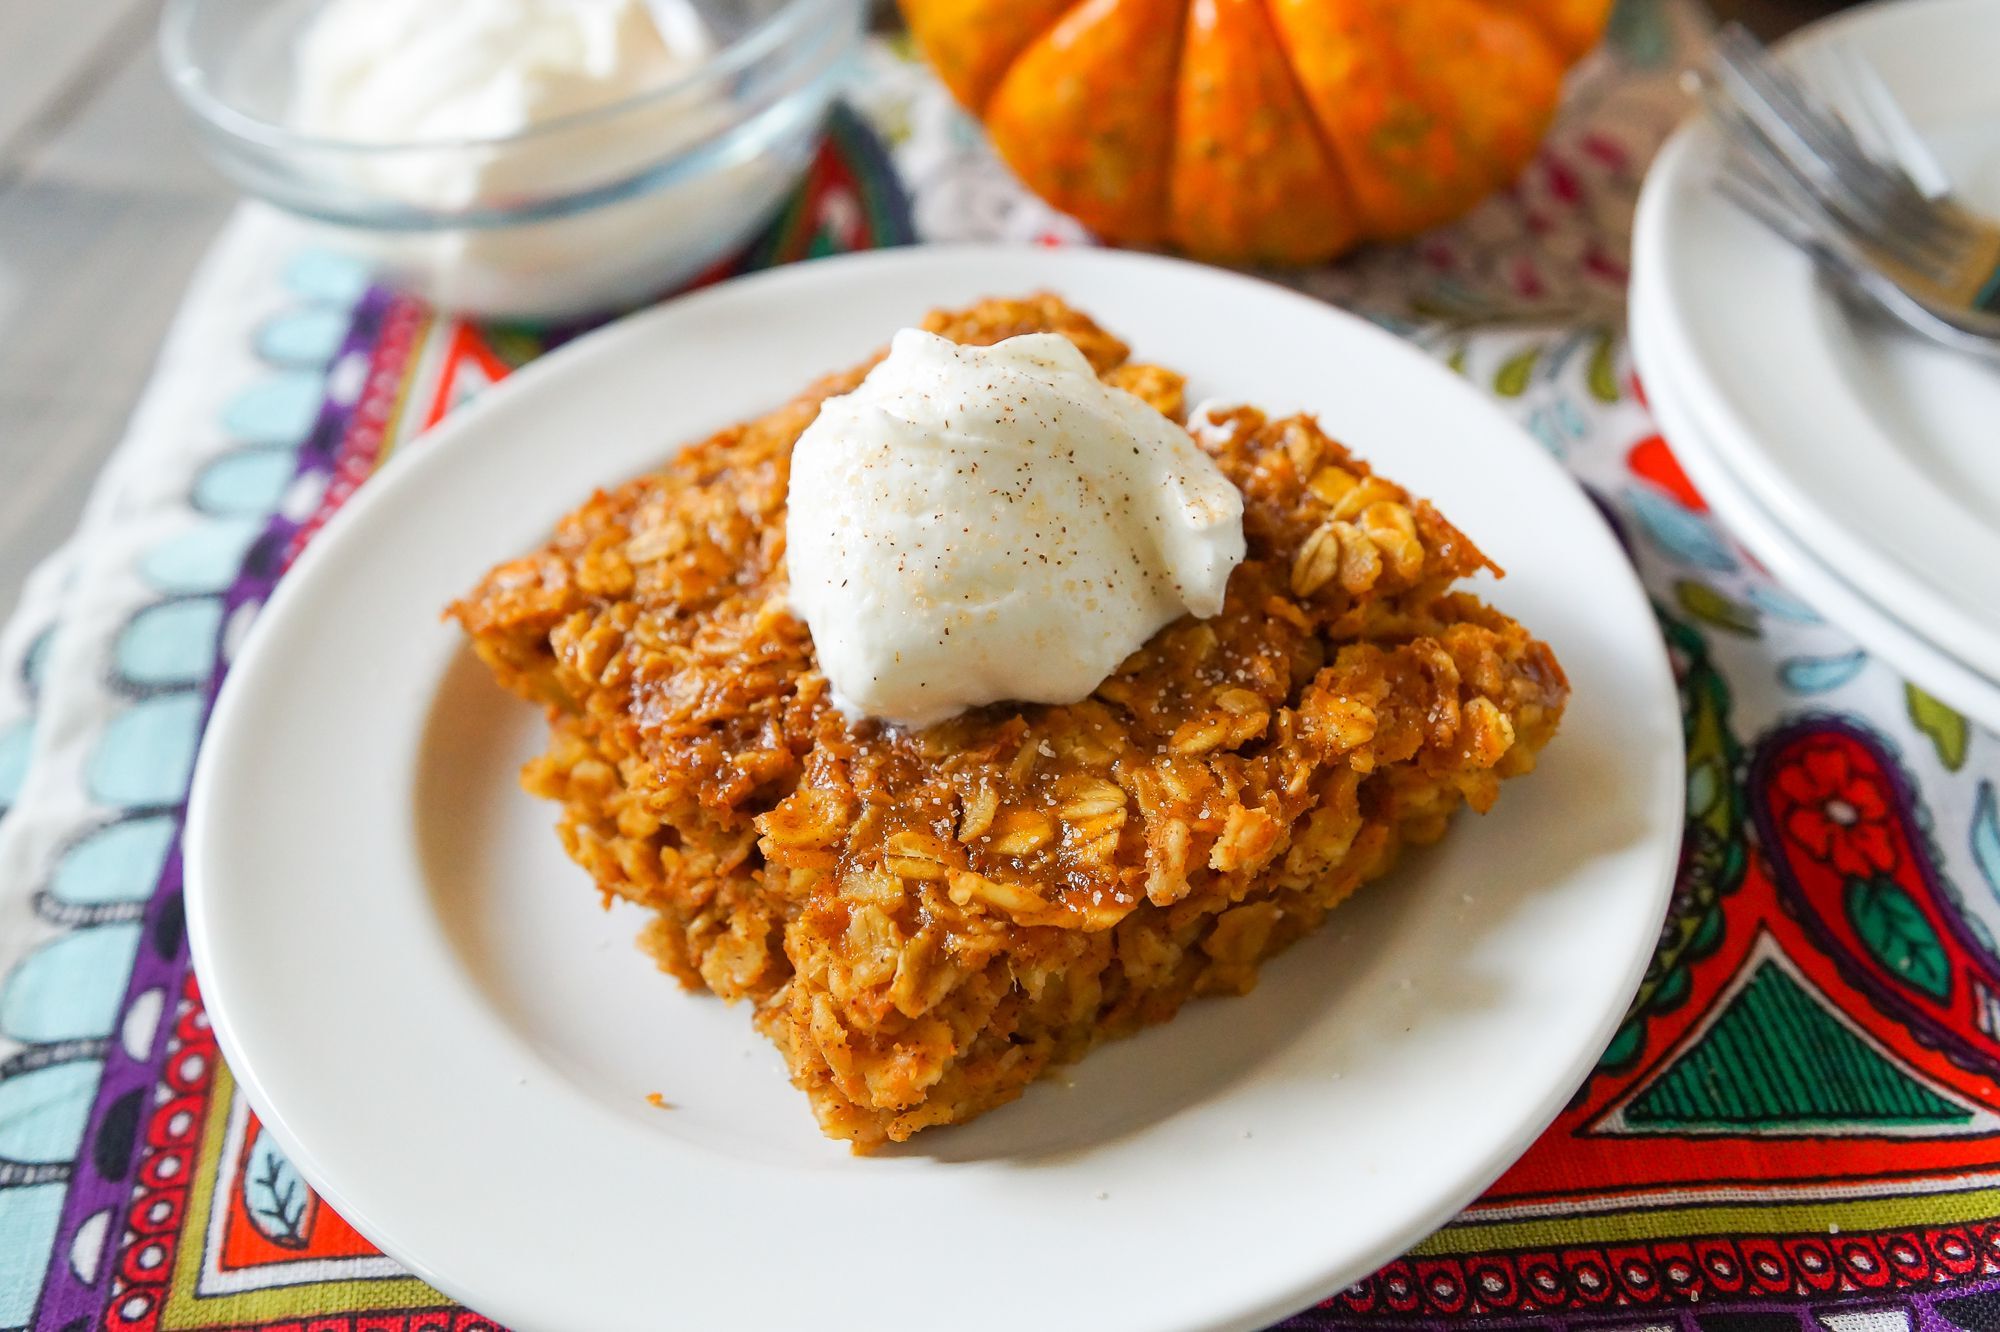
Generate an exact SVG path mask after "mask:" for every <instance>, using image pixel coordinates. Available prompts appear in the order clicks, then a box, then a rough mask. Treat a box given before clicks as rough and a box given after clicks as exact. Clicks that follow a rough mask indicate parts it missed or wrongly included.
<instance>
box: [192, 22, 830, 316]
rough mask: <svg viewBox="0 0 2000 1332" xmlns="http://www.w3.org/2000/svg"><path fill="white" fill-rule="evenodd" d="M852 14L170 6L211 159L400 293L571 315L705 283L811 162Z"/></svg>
mask: <svg viewBox="0 0 2000 1332" xmlns="http://www.w3.org/2000/svg"><path fill="white" fill-rule="evenodd" d="M862 16H863V2H862V0H168V4H167V7H166V11H165V14H164V16H163V18H162V21H161V51H162V56H163V59H164V61H165V64H166V67H167V71H168V75H169V78H170V80H171V82H172V83H173V85H174V87H175V89H176V91H177V92H178V93H179V95H180V97H181V99H182V101H183V102H184V103H185V104H186V105H187V107H188V108H189V110H190V111H191V112H192V114H193V116H194V119H195V123H196V126H197V128H198V131H199V134H200V138H201V142H202V145H203V147H204V148H205V149H206V150H207V151H208V153H209V155H210V156H211V157H212V158H213V159H214V160H215V161H216V162H217V164H218V165H219V166H220V167H221V168H222V169H223V171H224V172H225V173H226V174H228V175H229V176H230V177H231V178H232V179H233V180H235V181H236V183H237V184H238V185H240V186H241V187H242V188H243V189H244V190H245V191H246V192H248V193H250V194H252V195H254V196H256V197H258V198H261V199H264V200H266V201H268V202H270V203H272V204H275V205H277V206H278V207H280V208H282V209H285V210H287V211H289V212H291V213H294V214H297V215H299V216H301V217H304V218H307V219H309V220H311V221H313V222H315V223H317V224H320V225H321V226H323V227H324V228H325V229H326V231H327V235H326V239H327V240H328V241H329V242H330V243H331V244H333V245H334V246H336V247H337V248H341V249H343V250H346V251H348V252H351V253H357V254H360V255H362V256H363V257H365V258H367V259H368V260H370V261H371V262H372V263H373V265H374V266H375V268H376V269H377V270H378V272H379V273H380V275H381V276H382V277H383V278H384V279H385V280H387V281H390V282H392V283H395V284H397V285H399V286H401V287H403V288H405V289H407V290H410V291H413V292H415V293H416V294H418V295H420V296H423V297H425V298H426V299H428V300H430V301H432V302H433V303H434V304H437V305H440V306H444V307H446V308H449V309H453V310H458V311H461V312H464V313H468V314H474V315H480V316H486V317H500V318H519V319H561V318H568V317H574V316H579V315H588V314H595V313H600V312H608V311H613V310H617V309H621V308H626V307H630V306H633V305H636V304H639V303H640V302H642V301H644V300H646V299H648V298H650V297H652V296H655V295H658V294H659V293H661V292H663V291H665V290H668V289H670V288H671V287H673V286H675V285H677V284H679V283H682V282H684V281H686V280H688V279H689V278H692V277H694V276H695V275H696V274H698V273H700V272H701V271H702V270H703V269H705V268H707V267H708V266H710V265H711V264H713V263H715V262H716V261H717V260H719V259H721V258H723V257H724V256H726V255H727V254H729V253H730V252H732V251H734V250H735V249H737V248H740V247H741V246H742V245H743V244H745V243H746V242H747V241H748V240H749V239H750V238H751V236H753V235H754V234H755V233H756V231H757V230H758V228H759V227H761V226H762V225H763V224H764V223H765V222H766V221H768V220H769V218H770V216H771V214H772V213H773V211H774V210H775V209H776V208H777V206H778V204H779V203H780V201H781V200H782V198H783V196H784V194H785V192H786V191H787V190H788V189H789V188H790V186H791V185H792V184H793V183H794V182H795V181H796V180H797V179H798V176H799V174H800V172H801V171H802V170H803V169H804V167H805V165H806V163H807V161H808V160H809V158H810V155H811V153H812V149H813V146H814V144H815V142H816V139H817V134H818V129H819V126H820V124H821V121H822V119H823V117H824V114H825V111H826V108H827V105H828V103H829V102H830V100H831V98H832V95H833V91H834V86H835V83H836V80H837V79H838V77H839V75H840V73H841V71H842V66H843V65H844V63H845V61H846V58H847V57H848V56H849V54H850V53H851V52H852V51H853V50H854V48H855V46H856V45H857V44H858V42H859V38H860V33H861V23H862Z"/></svg>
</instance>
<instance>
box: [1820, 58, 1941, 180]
mask: <svg viewBox="0 0 2000 1332" xmlns="http://www.w3.org/2000/svg"><path fill="white" fill-rule="evenodd" d="M1824 54H1825V60H1826V66H1827V67H1828V68H1829V69H1830V70H1832V71H1833V76H1834V79H1835V86H1836V87H1837V88H1838V89H1839V90H1840V92H1841V93H1842V94H1843V96H1842V97H1841V98H1840V99H1839V100H1840V105H1841V106H1842V107H1843V108H1851V109H1852V113H1853V115H1854V118H1855V121H1856V122H1857V124H1856V128H1859V127H1860V125H1861V124H1866V125H1868V126H1869V127H1870V129H1871V130H1872V131H1873V132H1874V133H1875V134H1876V135H1877V136H1878V138H1879V139H1880V140H1881V142H1882V145H1883V149H1884V152H1885V154H1886V155H1887V157H1888V158H1889V159H1890V160H1891V161H1893V162H1895V163H1896V164H1897V165H1898V167H1900V168H1901V170H1902V172H1903V174H1904V175H1905V176H1906V177H1908V179H1909V181H1910V184H1911V185H1912V186H1913V187H1914V188H1915V189H1916V191H1917V192H1918V193H1919V194H1921V195H1923V196H1924V197H1925V198H1926V199H1940V198H1943V197H1944V196H1945V195H1947V194H1949V193H1950V192H1951V177H1950V176H1949V175H1947V174H1946V172H1945V169H1944V164H1943V163H1941V162H1939V161H1938V159H1937V155H1936V154H1935V153H1933V152H1932V151H1931V147H1930V145H1929V144H1928V143H1926V142H1924V137H1923V135H1921V134H1919V133H1917V129H1916V126H1914V125H1912V124H1911V123H1910V119H1909V117H1908V116H1906V115H1904V114H1903V108H1902V107H1901V106H1900V105H1899V104H1898V103H1897V101H1896V98H1895V95H1894V94H1892V93H1891V92H1890V91H1889V87H1888V85H1887V84H1885V83H1883V82H1882V76H1881V74H1879V73H1878V72H1876V69H1875V67H1874V66H1873V65H1871V64H1869V63H1868V62H1867V61H1866V60H1864V59H1862V57H1861V55H1860V54H1859V53H1858V52H1857V51H1855V49H1854V48H1853V47H1852V46H1849V45H1848V44H1847V43H1845V42H1833V43H1830V44H1828V46H1827V47H1826V48H1825V52H1824Z"/></svg>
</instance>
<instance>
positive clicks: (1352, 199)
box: [1257, 0, 1368, 232]
mask: <svg viewBox="0 0 2000 1332" xmlns="http://www.w3.org/2000/svg"><path fill="white" fill-rule="evenodd" d="M1257 7H1258V8H1259V9H1261V10H1263V11H1264V22H1265V23H1267V24H1269V25H1270V28H1271V32H1272V35H1273V36H1274V37H1276V39H1277V42H1278V45H1279V46H1280V47H1281V48H1283V56H1284V58H1283V59H1281V60H1280V61H1279V62H1278V63H1279V64H1281V65H1283V66H1284V67H1285V81H1286V82H1287V83H1289V84H1290V85H1291V88H1292V93H1293V95H1295V96H1296V97H1297V98H1298V99H1299V105H1300V106H1302V107H1304V108H1305V109H1306V124H1308V125H1310V126H1312V134H1313V140H1314V141H1315V142H1316V143H1318V144H1319V152H1320V156H1321V157H1323V158H1325V159H1326V169H1327V170H1328V171H1329V172H1330V173H1332V175H1333V179H1334V182H1335V183H1336V184H1338V185H1339V186H1340V192H1341V195H1342V196H1343V197H1344V198H1345V199H1346V200H1347V203H1348V206H1349V207H1350V208H1352V209H1353V210H1354V211H1355V212H1356V213H1358V214H1360V215H1361V217H1362V219H1363V220H1364V221H1365V220H1366V219H1367V216H1368V210H1367V209H1366V208H1364V207H1363V206H1362V204H1361V201H1360V198H1359V197H1358V196H1357V195H1356V193H1355V190H1354V181H1353V180H1352V179H1351V178H1350V177H1349V174H1348V169H1347V163H1345V162H1343V161H1341V160H1340V150H1339V149H1338V148H1336V147H1335V146H1334V142H1333V136H1332V135H1331V134H1330V133H1328V132H1327V128H1326V124H1325V122H1324V121H1322V120H1321V119H1320V118H1319V111H1318V109H1317V108H1316V107H1314V106H1313V100H1312V97H1311V96H1310V95H1309V94H1308V93H1307V92H1306V86H1305V84H1304V83H1302V82H1301V81H1300V80H1299V67H1298V65H1297V64H1296V63H1295V62H1294V61H1293V60H1292V48H1291V46H1290V45H1289V44H1288V43H1287V42H1286V41H1285V29H1284V26H1283V25H1282V24H1280V23H1279V22H1278V11H1277V10H1275V9H1273V8H1272V7H1271V0H1257ZM1362 230H1363V231H1364V232H1365V231H1366V228H1365V227H1364V228H1362Z"/></svg>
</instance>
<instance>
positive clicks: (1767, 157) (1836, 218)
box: [1709, 95, 1936, 270]
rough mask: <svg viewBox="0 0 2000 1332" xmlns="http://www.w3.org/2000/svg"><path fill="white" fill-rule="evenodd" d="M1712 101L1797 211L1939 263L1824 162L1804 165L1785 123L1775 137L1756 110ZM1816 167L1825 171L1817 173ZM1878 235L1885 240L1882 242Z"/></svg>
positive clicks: (1904, 257) (1927, 265)
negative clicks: (1788, 140)
mask: <svg viewBox="0 0 2000 1332" xmlns="http://www.w3.org/2000/svg"><path fill="white" fill-rule="evenodd" d="M1709 101H1710V109H1711V111H1712V112H1713V113H1714V114H1715V116H1716V118H1717V120H1718V121H1719V122H1720V123H1721V125H1722V127H1723V128H1724V130H1725V131H1726V132H1727V133H1728V134H1729V135H1730V137H1731V138H1732V140H1734V142H1735V143H1736V144H1737V145H1738V147H1739V148H1740V149H1741V150H1743V151H1745V152H1746V153H1748V154H1749V155H1750V156H1751V158H1752V159H1753V160H1755V161H1756V163H1757V164H1758V166H1759V167H1760V168H1761V169H1762V171H1763V174H1764V175H1766V176H1768V177H1769V178H1770V184H1771V185H1772V187H1773V188H1780V189H1782V190H1783V192H1784V194H1785V195H1786V197H1787V202H1788V203H1789V204H1790V206H1792V207H1793V208H1794V209H1795V210H1797V211H1801V212H1804V213H1807V214H1809V215H1811V216H1814V217H1817V218H1819V219H1820V221H1821V223H1822V224H1823V225H1825V226H1831V227H1839V228H1842V229H1845V230H1848V231H1852V232H1854V233H1855V234H1857V235H1858V236H1863V237H1867V238H1868V240H1869V243H1870V244H1877V245H1879V246H1880V247H1881V248H1883V249H1887V250H1890V251H1891V252H1892V253H1893V254H1894V255H1895V256H1896V259H1897V261H1898V262H1899V263H1904V264H1907V265H1909V266H1911V267H1921V268H1924V269H1926V270H1928V269H1931V268H1933V267H1935V263H1936V261H1935V259H1934V258H1933V257H1932V256H1931V255H1929V254H1928V253H1927V252H1926V251H1925V249H1924V248H1923V247H1922V246H1921V245H1920V244H1918V243H1917V242H1916V241H1914V240H1913V239H1912V238H1911V237H1910V236H1909V235H1908V233H1906V232H1905V231H1903V230H1902V229H1900V228H1898V227H1897V226H1896V225H1895V224H1894V223H1893V222H1891V221H1889V220H1887V219H1886V218H1885V217H1884V216H1883V214H1882V213H1881V212H1880V210H1875V209H1871V208H1870V206H1869V205H1868V203H1867V201H1866V200H1864V199H1860V198H1858V197H1857V196H1856V195H1855V194H1854V192H1853V191H1850V190H1845V189H1842V188H1840V186H1839V183H1838V182H1837V181H1830V180H1829V179H1828V174H1829V173H1828V172H1827V171H1825V170H1824V163H1823V162H1817V161H1816V159H1807V164H1806V165H1803V166H1802V164H1801V160H1800V156H1799V154H1798V153H1797V152H1796V151H1789V150H1788V146H1787V144H1786V143H1785V142H1784V141H1783V139H1782V137H1781V136H1782V133H1783V126H1782V124H1780V125H1778V126H1776V127H1775V129H1776V131H1777V132H1775V133H1774V127H1773V126H1772V124H1771V118H1770V117H1769V116H1767V115H1759V114H1757V113H1756V109H1755V107H1754V106H1748V105H1745V104H1744V103H1743V102H1741V101H1739V100H1736V99H1733V98H1728V97H1726V96H1723V95H1717V96H1712V97H1711V98H1710V99H1709ZM1815 165H1816V166H1818V167H1819V168H1821V169H1817V170H1815V169H1813V167H1814V166H1815ZM1877 237H1881V238H1883V239H1881V240H1879V241H1878V240H1877V239H1876V238H1877Z"/></svg>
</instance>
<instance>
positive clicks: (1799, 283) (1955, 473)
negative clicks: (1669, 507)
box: [1633, 0, 2000, 663]
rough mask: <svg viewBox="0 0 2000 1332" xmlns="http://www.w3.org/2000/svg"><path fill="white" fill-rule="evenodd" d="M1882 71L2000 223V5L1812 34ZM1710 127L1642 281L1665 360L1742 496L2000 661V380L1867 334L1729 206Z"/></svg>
mask: <svg viewBox="0 0 2000 1332" xmlns="http://www.w3.org/2000/svg"><path fill="white" fill-rule="evenodd" d="M1832 41H1839V42H1843V43H1845V44H1847V45H1848V46H1849V47H1851V48H1852V49H1853V50H1854V51H1856V52H1858V53H1859V54H1860V55H1862V56H1863V57H1865V58H1866V59H1867V60H1868V61H1869V62H1870V63H1872V64H1873V65H1874V66H1875V67H1876V68H1877V69H1878V70H1879V71H1880V72H1881V75H1882V78H1883V80H1884V81H1885V82H1886V83H1887V84H1888V86H1889V87H1890V89H1891V90H1892V91H1893V92H1894V93H1895V95H1896V97H1897V100H1898V101H1899V102H1901V103H1902V104H1903V106H1904V107H1905V108H1906V109H1907V110H1908V111H1909V113H1910V116H1911V118H1912V119H1913V120H1914V121H1915V122H1916V124H1917V125H1918V126H1919V127H1920V128H1921V129H1923V130H1924V131H1925V132H1926V134H1927V137H1929V138H1930V139H1931V140H1932V141H1933V142H1934V144H1935V146H1936V147H1937V148H1938V149H1939V151H1940V154H1941V155H1942V156H1943V157H1944V159H1945V162H1946V165H1947V166H1948V167H1949V168H1951V170H1952V175H1953V178H1954V181H1955V182H1956V183H1957V185H1958V186H1959V187H1960V188H1961V189H1962V190H1963V191H1964V192H1965V193H1966V194H1967V195H1968V196H1969V197H1971V198H1972V199H1973V201H1974V202H1976V203H1978V204H1981V205H1983V206H1985V207H1987V208H1988V209H1990V210H1991V211H1994V212H1996V213H2000V79H1996V78H1995V77H1994V74H1993V56H1994V53H1995V52H1996V51H2000V3H1996V0H1904V3H1898V4H1877V5H1871V6H1868V7H1866V8H1864V9H1861V10H1859V11H1856V12H1854V13H1852V14H1849V15H1843V16H1841V17H1838V18H1833V19H1829V20H1826V21H1824V22H1822V23H1818V24H1815V25H1813V27H1812V28H1810V29H1808V30H1807V31H1806V32H1805V33H1803V34H1801V35H1800V36H1799V37H1798V38H1797V39H1795V41H1794V42H1793V43H1790V44H1788V47H1787V49H1788V50H1789V51H1800V52H1803V51H1807V50H1810V49H1811V48H1813V47H1815V46H1818V45H1821V44H1823V43H1827V42H1832ZM1720 146H1721V145H1720V140H1719V136H1718V135H1717V133H1716V132H1715V130H1714V129H1713V128H1712V127H1711V126H1710V124H1709V123H1708V122H1707V121H1706V119H1705V118H1703V119H1698V120H1696V121H1694V122H1692V123H1690V124H1689V125H1687V126H1685V127H1683V128H1682V130H1681V131H1680V132H1679V133H1678V134H1676V135H1675V136H1674V138H1673V139H1672V140H1671V141H1670V142H1669V143H1668V144H1667V146H1666V148H1665V149H1663V150H1662V151H1661V153H1660V156H1659V158H1658V160H1657V161H1656V162H1655V164H1654V166H1653V169H1652V171H1651V172H1650V173H1649V175H1648V176H1647V179H1646V188H1645V191H1644V193H1643V195H1642V196H1641V198H1640V202H1639V214H1638V220H1637V223H1636V226H1635V230H1634V234H1633V264H1634V271H1635V275H1636V276H1635V281H1638V280H1640V279H1644V280H1646V281H1648V282H1650V283H1652V284H1653V290H1654V294H1655V297H1656V299H1655V300H1654V302H1653V308H1652V312H1651V314H1650V316H1649V318H1650V320H1651V322H1652V329H1651V332H1652V334H1653V335H1654V341H1655V342H1656V343H1657V352H1658V355H1660V356H1661V357H1664V358H1668V359H1670V360H1671V361H1672V362H1673V363H1674V364H1675V365H1676V366H1677V367H1680V368H1682V372H1681V373H1680V374H1678V375H1677V377H1676V383H1677V387H1678V388H1679V390H1680V396H1681V397H1682V398H1683V400H1684V401H1685V403H1686V404H1687V405H1688V406H1689V408H1690V409H1692V410H1693V411H1695V412H1696V413H1697V414H1698V415H1699V416H1700V418H1701V420H1702V421H1703V422H1704V426H1703V432H1704V433H1705V434H1706V435H1707V436H1709V438H1710V440H1711V442H1712V443H1713V445H1714V447H1715V449H1716V450H1717V452H1718V453H1719V454H1720V455H1721V456H1722V457H1724V458H1726V459H1727V461H1728V465H1729V468H1730V471H1731V473H1732V474H1733V475H1734V476H1735V477H1736V478H1737V479H1738V481H1739V482H1740V483H1741V488H1742V489H1743V490H1745V491H1747V492H1748V493H1749V494H1750V495H1752V496H1754V497H1755V499H1756V500H1757V502H1758V503H1759V504H1761V505H1762V506H1763V507H1764V508H1765V509H1767V510H1768V511H1769V512H1770V514H1771V516H1772V517H1773V518H1774V519H1775V520H1776V521H1777V523H1778V524H1779V526H1781V527H1783V528H1784V529H1785V530H1786V531H1787V532H1789V533H1791V534H1793V535H1794V536H1795V537H1796V538H1797V540H1798V542H1799V543H1800V544H1801V545H1802V546H1804V547H1805V548H1806V549H1807V550H1810V551H1811V552H1812V553H1813V555H1814V557H1815V558H1817V559H1818V560H1819V561H1820V562H1821V563H1822V564H1824V565H1827V566H1829V567H1831V568H1835V569H1838V570H1839V571H1840V573H1841V575H1842V576H1843V577H1844V578H1845V580H1846V581H1848V582H1850V583H1851V584H1852V585H1853V587H1854V588H1855V589H1856V590H1857V591H1859V592H1860V593H1861V594H1862V595H1864V596H1865V597H1867V598H1868V599H1869V600H1871V601H1873V602H1874V603H1875V604H1876V605H1877V606H1881V607H1891V608H1893V609H1894V612H1895V614H1896V616H1897V617H1898V618H1900V619H1901V620H1903V621H1904V622H1905V623H1906V624H1908V625H1909V626H1910V627H1911V628H1912V629H1914V630H1915V631H1917V632H1918V633H1919V634H1920V635H1921V636H1922V637H1924V638H1927V639H1930V640H1932V641H1934V642H1935V643H1937V644H1938V645H1939V646H1940V647H1941V648H1942V649H1944V650H1945V651H1946V652H1947V653H1949V654H1950V655H1952V656H1954V657H1957V658H1958V659H1960V660H1961V661H1974V662H1996V663H2000V448H1996V447H1995V446H1994V431H1993V422H1994V421H1995V420H1996V419H2000V377H1996V376H1994V375H1992V374H1991V372H1990V370H1987V369H1986V368H1983V367H1980V366H1978V365H1975V364H1973V363H1972V362H1970V361H1967V360H1965V359H1964V358H1960V357H1955V356H1952V355H1950V354H1949V353H1946V352H1943V351H1938V350H1936V349H1933V348H1930V347H1926V346H1923V345H1921V344H1918V343H1916V342H1915V341H1914V340H1912V339H1909V338H1906V337H1903V336H1900V335H1896V334H1891V333H1887V332H1882V331H1876V330H1872V329H1864V328H1861V327H1859V326H1857V325H1855V324H1854V323H1853V322H1852V321H1850V320H1849V319H1848V318H1847V316H1846V315H1845V314H1844V313H1843V312H1842V311H1841V309H1840V308H1839V306H1838V304H1837V303H1836V302H1835V301H1834V300H1833V299H1832V298H1831V297H1830V296H1829V295H1828V294H1827V293H1826V292H1825V291H1824V290H1823V289H1822V287H1821V285H1820V284H1819V282H1818V280H1817V278H1816V277H1815V275H1814V273H1813V271H1812V265H1811V263H1810V262H1809V261H1808V260H1807V259H1806V257H1805V256H1804V255H1803V254H1801V253H1800V252H1798V251H1797V250H1795V249H1793V248H1792V247H1790V246H1788V245H1786V244H1784V243H1783V242H1782V241H1779V240H1777V239H1776V238H1775V237H1773V236H1771V235H1770V234H1769V233H1768V232H1766V231H1764V230H1763V229H1762V228H1761V227H1759V226H1758V225H1757V224H1756V223H1755V222H1753V221H1751V220H1749V219H1748V218H1746V217H1745V216H1743V215H1742V214H1741V213H1740V212H1739V211H1737V210H1736V209H1735V208H1734V207H1732V206H1731V205H1730V204H1728V203H1727V202H1726V201H1724V200H1723V199H1722V198H1721V197H1720V196H1719V195H1718V194H1717V193H1716V192H1715V190H1714V189H1713V188H1712V186H1711V182H1712V181H1713V179H1714V177H1715V174H1716V163H1717V162H1718V161H1719V159H1720Z"/></svg>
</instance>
